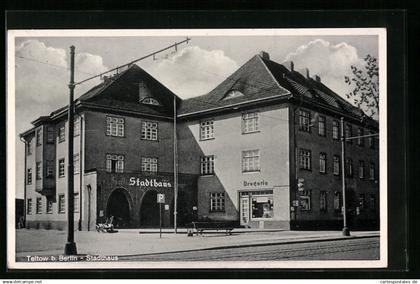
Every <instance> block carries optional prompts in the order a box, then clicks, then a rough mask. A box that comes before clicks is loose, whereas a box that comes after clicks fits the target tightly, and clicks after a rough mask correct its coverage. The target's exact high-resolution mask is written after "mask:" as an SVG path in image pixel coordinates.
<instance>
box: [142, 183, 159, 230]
mask: <svg viewBox="0 0 420 284" xmlns="http://www.w3.org/2000/svg"><path fill="white" fill-rule="evenodd" d="M140 226H141V227H143V228H158V227H159V204H158V203H157V191H155V190H149V191H147V192H146V193H145V195H144V197H143V200H142V202H141V206H140Z"/></svg>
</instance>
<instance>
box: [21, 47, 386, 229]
mask: <svg viewBox="0 0 420 284" xmlns="http://www.w3.org/2000/svg"><path fill="white" fill-rule="evenodd" d="M174 105H175V108H176V110H177V113H176V115H175V116H174V112H173V110H174ZM76 114H77V115H76V121H75V125H76V127H75V133H74V137H73V139H74V142H75V151H74V153H75V157H74V163H75V177H74V178H75V196H74V200H75V204H77V205H75V209H76V210H75V221H77V223H76V224H78V225H79V229H84V230H86V229H87V230H91V229H92V228H94V226H95V224H96V223H98V222H102V221H103V220H104V219H105V218H107V217H109V216H114V217H115V220H116V224H117V225H118V226H119V227H121V228H123V227H156V226H158V224H159V223H158V220H159V219H158V215H159V211H158V210H159V209H158V205H157V203H156V194H157V193H164V194H165V197H166V200H165V206H164V210H163V211H162V214H163V225H164V226H167V227H170V226H173V210H174V185H175V184H174V182H175V181H174V170H173V169H174V167H175V165H177V167H178V170H179V171H178V175H177V177H178V188H179V195H178V214H177V216H178V222H179V223H178V225H181V226H182V225H184V224H186V223H188V222H191V220H207V221H208V220H213V221H225V222H232V223H233V224H235V225H237V226H243V227H252V228H283V229H307V228H308V229H309V228H311V229H317V228H318V229H322V228H340V226H342V222H343V220H342V218H343V217H342V216H343V215H342V207H343V199H342V187H341V174H342V171H343V170H344V171H345V174H346V184H347V187H346V188H347V190H346V201H347V203H346V205H347V210H348V215H349V222H350V226H351V228H365V229H374V228H377V227H378V225H379V206H378V205H379V182H378V174H379V155H378V148H379V147H378V142H377V139H375V137H374V136H369V137H367V136H366V135H367V134H376V133H378V131H379V128H378V124H377V122H376V121H374V120H372V119H370V118H368V117H366V116H365V115H364V113H363V112H362V111H360V110H359V109H357V108H355V107H354V106H352V105H351V104H349V103H348V102H346V101H345V100H344V99H342V98H341V97H340V96H338V95H337V94H336V93H334V92H333V91H331V90H330V89H328V88H327V87H326V86H325V85H324V84H322V83H321V79H320V78H319V77H318V76H315V78H314V79H313V78H311V77H310V76H309V72H307V74H306V76H303V75H301V74H300V73H299V72H296V71H295V70H294V68H293V63H291V65H290V68H286V67H285V66H283V65H281V64H278V63H276V62H274V61H271V60H270V58H269V55H268V54H267V53H265V52H262V53H261V54H259V55H256V56H254V57H253V58H251V59H250V60H249V61H248V62H247V63H245V64H244V65H243V66H241V67H240V68H239V69H238V70H237V71H236V72H234V73H233V74H232V75H231V76H229V77H228V78H226V80H224V81H223V82H222V83H221V84H220V85H219V86H217V87H216V88H215V89H214V90H212V91H211V92H209V93H208V94H206V95H203V96H199V97H194V98H191V99H187V100H181V99H179V98H177V97H176V96H175V95H174V94H173V93H172V92H171V91H170V90H168V89H167V88H165V87H164V86H163V85H162V84H160V83H159V82H157V81H156V80H155V79H154V78H152V77H151V76H150V75H149V74H147V73H146V72H145V71H144V70H142V69H141V68H139V67H137V66H135V65H133V66H132V67H130V68H129V69H128V70H126V71H124V72H122V73H121V74H118V75H115V76H114V77H112V78H108V79H106V80H105V81H104V82H103V83H102V84H100V85H99V86H97V87H95V88H93V89H92V90H90V91H88V92H87V93H86V94H84V95H83V96H81V97H80V98H79V99H77V100H76ZM174 117H175V118H174ZM342 118H343V121H344V129H343V131H344V132H345V135H346V137H348V138H350V137H358V138H354V139H348V140H346V143H345V144H346V150H345V159H346V161H345V165H346V167H345V169H342V166H341V140H340V138H341V128H342V127H341V119H342ZM174 119H176V129H175V130H176V134H177V135H176V137H174ZM33 124H34V128H33V129H31V130H29V131H27V132H25V133H23V134H22V137H23V138H24V140H25V141H26V144H27V146H26V155H25V157H26V160H25V163H26V169H25V170H26V182H25V184H26V187H25V194H26V200H25V207H26V210H25V212H26V225H27V227H36V228H40V227H43V228H64V226H65V222H66V216H67V215H66V214H64V213H65V210H66V207H65V203H66V196H65V194H66V191H67V188H66V185H67V183H66V178H65V177H66V165H67V164H66V149H67V148H66V140H67V139H68V133H66V130H67V126H66V110H65V108H63V109H61V110H57V111H56V112H53V113H52V114H51V115H50V116H45V117H41V118H39V119H38V120H36V121H34V122H33ZM174 138H176V144H177V149H176V150H177V153H178V155H177V159H176V160H175V161H174V154H173V153H174ZM174 162H175V163H174Z"/></svg>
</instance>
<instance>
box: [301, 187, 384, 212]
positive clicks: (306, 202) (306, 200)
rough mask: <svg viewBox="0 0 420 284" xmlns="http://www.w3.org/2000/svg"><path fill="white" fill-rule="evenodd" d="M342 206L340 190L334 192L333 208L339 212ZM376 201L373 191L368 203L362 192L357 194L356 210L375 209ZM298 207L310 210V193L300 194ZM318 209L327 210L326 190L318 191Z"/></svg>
mask: <svg viewBox="0 0 420 284" xmlns="http://www.w3.org/2000/svg"><path fill="white" fill-rule="evenodd" d="M342 206H343V200H342V194H341V192H335V193H334V196H333V208H334V211H336V212H341V210H342ZM376 206H377V201H376V195H375V194H374V193H372V194H370V195H369V203H367V201H366V196H365V194H364V193H361V194H359V198H358V203H357V207H358V210H363V209H367V208H370V209H372V210H376ZM299 208H300V210H302V211H310V210H311V194H310V193H309V194H306V195H302V196H300V198H299ZM319 210H320V211H321V212H327V211H328V193H327V191H324V190H322V191H320V192H319Z"/></svg>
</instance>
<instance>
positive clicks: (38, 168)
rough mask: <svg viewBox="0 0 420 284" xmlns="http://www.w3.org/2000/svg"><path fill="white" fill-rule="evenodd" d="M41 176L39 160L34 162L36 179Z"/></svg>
mask: <svg viewBox="0 0 420 284" xmlns="http://www.w3.org/2000/svg"><path fill="white" fill-rule="evenodd" d="M41 178H42V168H41V162H36V179H37V180H40V179H41Z"/></svg>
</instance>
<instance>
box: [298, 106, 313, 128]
mask: <svg viewBox="0 0 420 284" xmlns="http://www.w3.org/2000/svg"><path fill="white" fill-rule="evenodd" d="M310 122H311V113H310V112H309V111H306V110H299V130H301V131H306V132H311V126H310Z"/></svg>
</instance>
